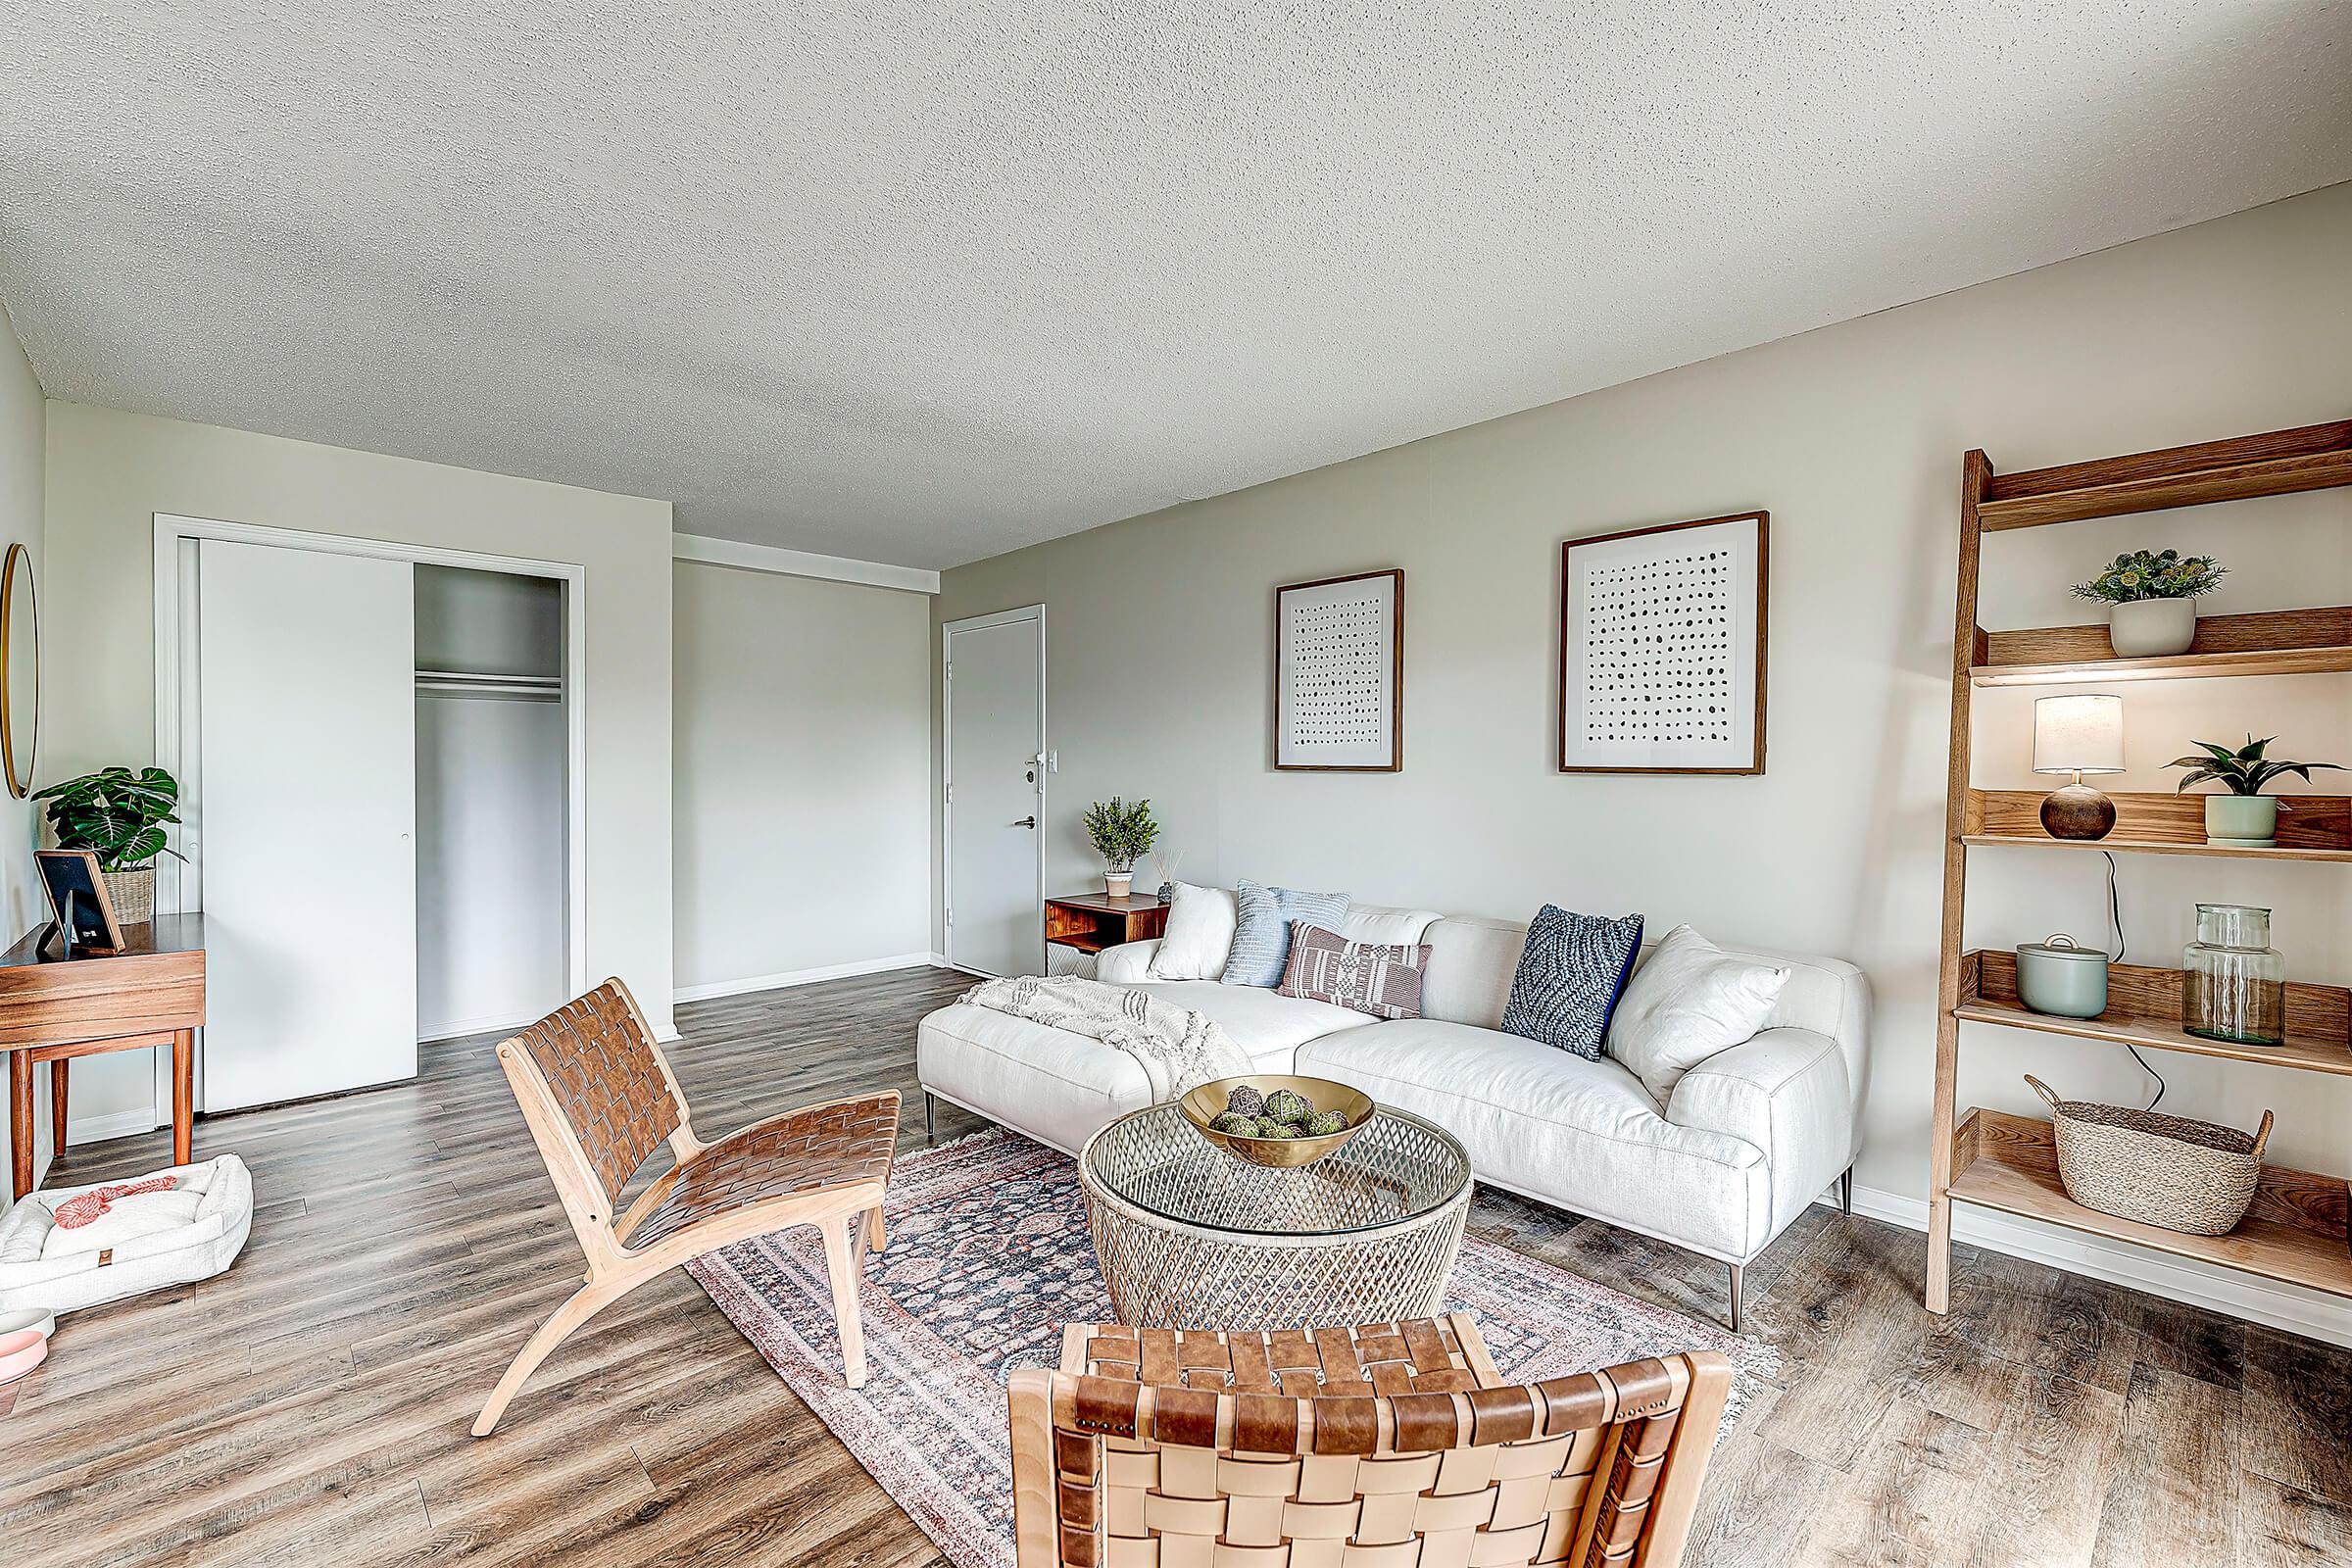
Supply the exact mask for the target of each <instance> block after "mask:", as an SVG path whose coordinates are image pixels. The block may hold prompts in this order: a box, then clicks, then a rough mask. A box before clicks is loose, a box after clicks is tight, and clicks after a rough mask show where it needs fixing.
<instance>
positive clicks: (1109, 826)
mask: <svg viewBox="0 0 2352 1568" xmlns="http://www.w3.org/2000/svg"><path fill="white" fill-rule="evenodd" d="M1085 821H1086V836H1087V838H1088V840H1089V841H1091V842H1092V843H1093V844H1094V846H1095V853H1096V854H1097V855H1100V856H1102V857H1103V892H1105V893H1107V894H1109V895H1110V896H1111V897H1112V898H1114V899H1123V898H1125V897H1127V890H1128V889H1129V888H1130V887H1131V886H1133V885H1134V881H1135V862H1136V861H1138V860H1140V859H1142V858H1144V857H1145V856H1147V855H1149V854H1151V853H1152V845H1153V844H1154V843H1156V842H1157V841H1158V839H1159V824H1158V823H1157V822H1154V821H1152V803H1151V802H1150V801H1138V802H1136V803H1135V804H1134V805H1133V806H1130V805H1128V804H1127V803H1126V802H1125V801H1122V800H1120V799H1119V798H1118V797H1117V796H1116V795H1113V796H1112V797H1111V798H1110V799H1109V800H1107V801H1097V802H1096V803H1095V804H1094V805H1092V806H1090V807H1088V808H1087V809H1086V817H1085Z"/></svg>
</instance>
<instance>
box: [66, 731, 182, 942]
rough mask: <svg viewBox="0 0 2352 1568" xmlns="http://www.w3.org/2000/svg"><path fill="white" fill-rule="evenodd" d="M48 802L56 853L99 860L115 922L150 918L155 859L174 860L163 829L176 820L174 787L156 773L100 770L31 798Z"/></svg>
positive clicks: (165, 775) (149, 769) (164, 774)
mask: <svg viewBox="0 0 2352 1568" xmlns="http://www.w3.org/2000/svg"><path fill="white" fill-rule="evenodd" d="M32 798H33V799H34V800H36V801H47V802H48V803H49V807H48V816H49V826H50V827H51V828H52V829H54V830H55V832H56V834H57V847H58V848H59V849H61V850H87V851H89V852H90V853H91V854H93V855H95V856H97V857H98V870H99V872H100V874H101V875H103V876H104V877H105V878H106V900H107V903H109V904H111V905H113V906H114V907H115V918H116V920H117V921H119V922H121V923H122V924H123V925H136V924H138V923H139V922H140V921H142V920H152V919H154V918H155V858H156V857H157V856H159V855H172V856H177V855H178V854H179V852H178V851H176V850H174V849H172V848H171V847H170V846H169V845H167V844H166V843H165V842H164V825H165V824H166V823H169V822H177V821H178V820H179V817H178V815H177V814H176V811H177V808H178V806H179V781H178V780H177V779H175V778H173V777H172V775H171V774H170V773H167V772H165V771H164V770H163V769H162V768H160V767H143V768H141V769H139V771H137V772H136V773H133V772H132V771H131V770H130V769H129V768H127V767H106V768H100V769H99V770H98V771H97V772H95V773H84V774H83V775H82V776H81V777H79V778H70V779H68V780H66V781H65V782H64V783H63V784H52V785H50V786H49V787H48V788H47V789H45V790H39V791H36V792H34V794H33V797H32Z"/></svg>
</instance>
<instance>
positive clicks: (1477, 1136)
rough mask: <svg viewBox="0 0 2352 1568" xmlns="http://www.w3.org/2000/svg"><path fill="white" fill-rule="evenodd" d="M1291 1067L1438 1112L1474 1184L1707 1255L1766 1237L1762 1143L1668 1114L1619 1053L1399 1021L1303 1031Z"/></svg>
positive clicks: (1767, 1183)
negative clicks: (1612, 1056) (1312, 1034)
mask: <svg viewBox="0 0 2352 1568" xmlns="http://www.w3.org/2000/svg"><path fill="white" fill-rule="evenodd" d="M1440 923H1441V924H1446V923H1447V922H1440ZM1298 1070H1299V1072H1301V1073H1305V1074H1310V1075H1313V1076H1316V1077H1322V1078H1336V1079H1338V1080H1339V1081H1341V1082H1342V1083H1347V1084H1352V1085H1354V1086H1355V1087H1356V1088H1358V1089H1361V1090H1363V1091H1364V1092H1365V1093H1366V1094H1368V1095H1370V1096H1371V1097H1372V1098H1373V1099H1374V1100H1375V1101H1376V1102H1379V1103H1383V1104H1389V1105H1395V1106H1398V1107H1400V1108H1402V1109H1405V1110H1409V1111H1412V1112H1414V1113H1415V1114H1417V1115H1421V1116H1425V1117H1427V1118H1428V1119H1430V1120H1431V1121H1434V1122H1436V1123H1437V1124H1438V1125H1439V1126H1441V1127H1444V1128H1446V1130H1447V1131H1449V1132H1451V1133H1452V1134H1453V1135H1454V1136H1455V1137H1457V1138H1459V1139H1460V1140H1461V1141H1462V1145H1463V1147H1464V1148H1466V1149H1468V1150H1469V1152H1470V1163H1471V1166H1472V1168H1473V1169H1474V1170H1475V1171H1476V1172H1477V1174H1478V1175H1479V1177H1480V1178H1481V1179H1482V1180H1486V1181H1492V1182H1494V1183H1495V1184H1497V1185H1499V1186H1502V1187H1507V1188H1509V1189H1511V1190H1512V1191H1513V1192H1519V1193H1525V1194H1528V1195H1530V1196H1532V1197H1536V1198H1540V1199H1544V1200H1545V1201H1552V1202H1562V1203H1567V1204H1569V1205H1570V1206H1572V1207H1574V1208H1575V1209H1576V1210H1577V1211H1578V1212H1579V1213H1585V1214H1591V1215H1593V1216H1594V1217H1596V1218H1599V1219H1605V1220H1607V1221H1609V1222H1610V1223H1611V1224H1616V1225H1623V1226H1626V1227H1628V1228H1630V1229H1633V1230H1638V1231H1642V1232H1644V1233H1646V1234H1648V1235H1652V1236H1661V1237H1665V1238H1667V1239H1668V1240H1671V1241H1675V1242H1678V1243H1680V1244H1682V1245H1684V1246H1687V1247H1694V1248H1696V1249H1698V1250H1701V1251H1705V1252H1709V1253H1712V1254H1713V1255H1715V1256H1718V1257H1724V1258H1731V1259H1744V1258H1746V1257H1748V1256H1750V1255H1751V1254H1752V1253H1753V1252H1754V1251H1755V1250H1757V1249H1759V1248H1761V1247H1762V1246H1763V1245H1764V1243H1765V1241H1766V1240H1768V1239H1769V1237H1770V1231H1769V1229H1768V1227H1769V1224H1770V1220H1771V1206H1772V1172H1771V1169H1770V1167H1769V1166H1768V1165H1767V1164H1766V1162H1765V1158H1764V1153H1763V1152H1762V1151H1761V1150H1759V1149H1757V1148H1756V1146H1754V1145H1753V1144H1750V1143H1747V1142H1746V1141H1744V1140H1742V1139H1739V1138H1735V1137H1732V1136H1730V1135H1729V1134H1726V1133H1721V1132H1716V1131H1713V1130H1711V1129H1708V1128H1703V1127H1681V1126H1677V1125H1675V1124H1674V1123H1672V1122H1670V1121H1668V1120H1667V1119H1666V1118H1665V1117H1664V1116H1662V1115H1660V1114H1659V1113H1658V1107H1657V1104H1656V1103H1654V1102H1653V1101H1652V1100H1651V1099H1650V1098H1649V1095H1648V1092H1647V1091H1645V1090H1644V1089H1643V1088H1642V1085H1641V1083H1640V1081H1639V1080H1637V1079H1636V1078H1635V1077H1634V1075H1633V1074H1632V1073H1630V1072H1628V1071H1626V1069H1625V1068H1624V1067H1623V1066H1622V1065H1621V1064H1619V1063H1617V1062H1614V1061H1609V1060H1607V1059H1605V1058H1604V1059H1602V1060H1600V1061H1587V1060H1585V1059H1584V1058H1583V1057H1581V1056H1575V1055H1571V1054H1568V1053H1567V1052H1564V1051H1555V1050H1553V1049H1552V1048H1551V1047H1549V1046H1544V1045H1539V1044H1537V1043H1536V1042H1535V1041H1533V1040H1523V1039H1521V1038H1520V1037H1518V1036H1517V1035H1506V1034H1502V1033H1499V1032H1498V1031H1495V1030H1492V1029H1480V1028H1473V1027H1471V1026H1468V1025H1465V1024H1456V1023H1446V1022H1444V1021H1442V1020H1438V1019H1433V1018H1406V1019H1399V1020H1397V1021H1396V1022H1394V1023H1383V1024H1379V1025H1377V1026H1375V1027H1373V1028H1370V1029H1355V1030H1348V1031H1347V1032H1345V1033H1340V1034H1331V1035H1324V1036H1321V1037H1319V1038H1317V1039H1315V1040H1310V1041H1308V1042H1307V1043H1306V1044H1304V1045H1302V1046H1300V1047H1299V1055H1298Z"/></svg>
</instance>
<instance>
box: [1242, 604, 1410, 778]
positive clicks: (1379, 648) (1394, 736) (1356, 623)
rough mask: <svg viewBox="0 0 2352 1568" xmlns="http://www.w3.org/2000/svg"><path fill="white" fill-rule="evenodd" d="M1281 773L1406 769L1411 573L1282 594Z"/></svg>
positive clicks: (1277, 745)
mask: <svg viewBox="0 0 2352 1568" xmlns="http://www.w3.org/2000/svg"><path fill="white" fill-rule="evenodd" d="M1274 767H1275V770H1276V771H1277V772H1283V773H1397V772H1401V771H1402V770H1403V768H1404V568H1402V567H1401V566H1392V567H1389V568H1388V569H1386V570H1382V571H1358V572H1350V573H1348V574H1347V575H1345V576H1339V577H1317V578H1315V579H1313V580H1312V581H1308V582H1292V583H1284V584H1282V585H1281V586H1280V587H1278V588H1276V589H1275V590H1274Z"/></svg>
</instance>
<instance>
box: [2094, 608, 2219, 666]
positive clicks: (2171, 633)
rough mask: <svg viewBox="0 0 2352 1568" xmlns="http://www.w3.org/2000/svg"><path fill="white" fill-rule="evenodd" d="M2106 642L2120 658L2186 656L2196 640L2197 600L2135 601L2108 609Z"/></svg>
mask: <svg viewBox="0 0 2352 1568" xmlns="http://www.w3.org/2000/svg"><path fill="white" fill-rule="evenodd" d="M2107 640H2108V642H2110V643H2112V644H2113V645H2114V646H2115V657H2116V658H2118V659H2156V658H2160V657H2162V656H2163V655H2165V654H2185V653H2187V652H2188V645H2189V644H2190V643H2193V642H2195V641H2196V640H2197V602H2196V601H2195V600H2194V599H2135V600H2133V601H2131V603H2130V604H2128V605H2109V606H2108V607H2107Z"/></svg>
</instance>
